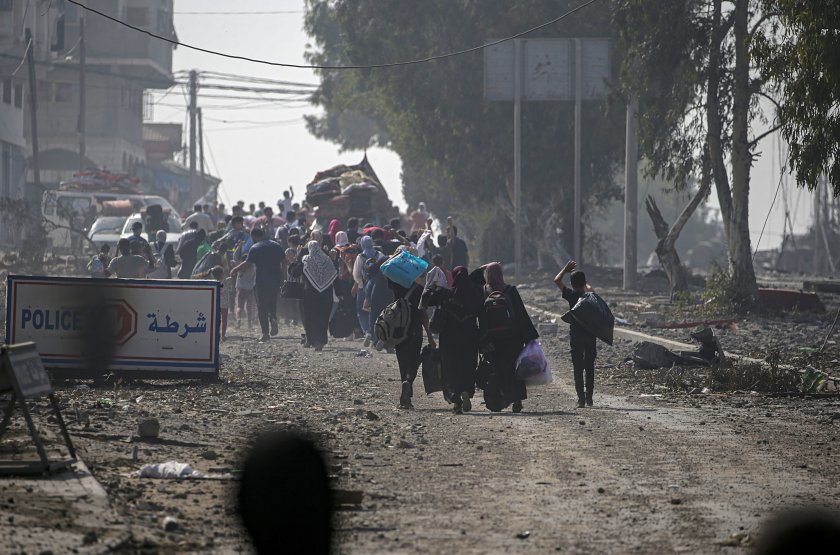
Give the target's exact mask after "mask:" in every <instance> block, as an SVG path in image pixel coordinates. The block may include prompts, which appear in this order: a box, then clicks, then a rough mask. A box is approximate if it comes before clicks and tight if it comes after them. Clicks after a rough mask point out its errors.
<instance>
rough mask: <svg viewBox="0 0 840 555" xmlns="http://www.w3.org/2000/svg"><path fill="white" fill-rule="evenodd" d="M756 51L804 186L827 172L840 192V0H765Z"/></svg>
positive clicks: (812, 184) (799, 181)
mask: <svg viewBox="0 0 840 555" xmlns="http://www.w3.org/2000/svg"><path fill="white" fill-rule="evenodd" d="M762 14H763V17H764V18H766V19H767V21H769V22H770V25H769V26H768V28H767V31H766V32H764V33H759V34H756V35H755V36H754V37H753V38H752V43H751V46H752V52H753V55H754V57H755V59H756V60H757V61H758V65H759V67H760V69H761V78H762V80H763V81H764V82H765V83H766V84H767V85H766V86H767V89H768V92H769V93H771V94H772V97H771V99H772V100H773V102H774V103H775V105H776V108H777V111H776V116H777V118H778V121H779V125H780V126H781V130H782V135H783V136H784V138H785V140H786V141H787V142H788V144H789V145H790V155H789V162H790V165H791V167H792V168H793V169H794V170H795V171H796V181H797V184H798V185H799V186H802V187H807V188H809V189H811V190H813V189H814V188H815V187H816V186H817V183H818V180H819V178H820V176H822V175H826V176H827V177H828V179H829V182H830V183H831V185H832V188H833V190H834V195H835V196H838V195H840V112H838V110H837V106H838V104H840V31H838V26H837V24H838V22H839V21H840V2H836V1H832V0H819V1H817V0H814V1H803V0H763V2H762Z"/></svg>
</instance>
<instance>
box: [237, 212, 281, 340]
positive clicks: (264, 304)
mask: <svg viewBox="0 0 840 555" xmlns="http://www.w3.org/2000/svg"><path fill="white" fill-rule="evenodd" d="M251 238H252V239H253V241H254V245H253V246H252V247H251V248H250V250H248V254H246V255H245V257H244V258H243V260H242V262H241V263H240V264H238V265H237V266H236V267H234V268H233V269H232V270H231V275H234V276H235V275H237V274H238V273H239V272H240V271H241V270H242V269H243V268H244V267H245V266H246V265H248V264H250V265H253V266H254V268H255V279H254V293H255V295H256V298H257V317H258V318H259V321H260V331H261V332H262V334H261V335H260V339H259V340H260V341H261V342H263V341H268V340H269V338H270V337H271V336H273V335H277V333H278V329H277V293H278V291H279V290H280V282H281V280H282V276H283V274H282V271H283V256H284V252H283V249H282V248H281V247H280V245H278V244H277V243H275V242H274V241H271V240H270V239H268V238H267V237H266V235H265V231H263V230H262V229H260V228H254V229H253V230H252V231H251Z"/></svg>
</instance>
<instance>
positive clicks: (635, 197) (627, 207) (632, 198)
mask: <svg viewBox="0 0 840 555" xmlns="http://www.w3.org/2000/svg"><path fill="white" fill-rule="evenodd" d="M638 106H639V102H638V100H637V99H636V97H631V98H630V100H629V102H628V103H627V124H626V128H625V147H624V283H623V286H624V289H632V288H633V287H635V285H636V263H637V252H636V250H637V248H636V245H637V236H638V232H637V227H638V226H637V223H638V207H639V165H638V164H639V142H638V136H637V132H636V130H637V125H638V124H637V121H636V113H637V111H638Z"/></svg>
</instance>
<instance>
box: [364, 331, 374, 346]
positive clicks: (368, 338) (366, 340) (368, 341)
mask: <svg viewBox="0 0 840 555" xmlns="http://www.w3.org/2000/svg"><path fill="white" fill-rule="evenodd" d="M372 342H373V337H371V336H370V334H369V333H367V334H365V342H364V346H365V347H370V344H371V343H372Z"/></svg>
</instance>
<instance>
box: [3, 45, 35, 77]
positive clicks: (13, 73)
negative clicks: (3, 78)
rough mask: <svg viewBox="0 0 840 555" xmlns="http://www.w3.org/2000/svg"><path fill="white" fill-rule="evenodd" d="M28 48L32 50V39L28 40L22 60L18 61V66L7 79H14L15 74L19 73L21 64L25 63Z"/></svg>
mask: <svg viewBox="0 0 840 555" xmlns="http://www.w3.org/2000/svg"><path fill="white" fill-rule="evenodd" d="M30 48H32V39H29V42H27V43H26V50H24V52H23V59H22V60H21V61H20V63H19V64H18V66H17V67H16V68H15V70H14V71H13V72H12V73H10V74H9V76H8V77H14V76H15V75H16V74H17V72H18V71H20V68H22V67H23V64H25V63H26V57H27V56H28V55H29V49H30ZM8 77H7V78H8Z"/></svg>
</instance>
